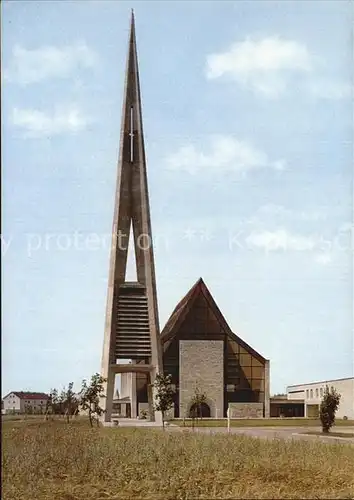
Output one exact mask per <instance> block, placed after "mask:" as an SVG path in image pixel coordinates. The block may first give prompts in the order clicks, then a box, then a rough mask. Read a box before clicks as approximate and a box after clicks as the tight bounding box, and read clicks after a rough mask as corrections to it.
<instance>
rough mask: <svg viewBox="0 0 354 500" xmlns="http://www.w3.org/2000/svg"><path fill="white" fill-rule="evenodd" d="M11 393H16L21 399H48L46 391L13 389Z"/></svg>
mask: <svg viewBox="0 0 354 500" xmlns="http://www.w3.org/2000/svg"><path fill="white" fill-rule="evenodd" d="M10 394H16V396H17V397H18V398H20V399H48V398H49V396H48V394H45V393H44V392H23V391H21V392H17V391H13V392H11V393H10Z"/></svg>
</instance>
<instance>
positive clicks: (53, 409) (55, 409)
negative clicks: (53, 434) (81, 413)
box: [51, 389, 59, 415]
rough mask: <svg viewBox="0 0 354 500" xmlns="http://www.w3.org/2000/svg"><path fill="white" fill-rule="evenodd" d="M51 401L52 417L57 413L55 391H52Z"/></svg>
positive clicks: (57, 405) (57, 406)
mask: <svg viewBox="0 0 354 500" xmlns="http://www.w3.org/2000/svg"><path fill="white" fill-rule="evenodd" d="M51 399H52V401H51V406H52V412H53V413H54V415H57V414H58V413H59V396H58V390H57V389H53V390H52V392H51Z"/></svg>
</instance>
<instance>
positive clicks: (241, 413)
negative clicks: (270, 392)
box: [229, 403, 263, 418]
mask: <svg viewBox="0 0 354 500" xmlns="http://www.w3.org/2000/svg"><path fill="white" fill-rule="evenodd" d="M229 411H230V418H263V403H229Z"/></svg>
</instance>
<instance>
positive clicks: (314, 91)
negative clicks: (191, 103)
mask: <svg viewBox="0 0 354 500" xmlns="http://www.w3.org/2000/svg"><path fill="white" fill-rule="evenodd" d="M332 75H333V68H331V67H328V63H327V62H326V60H324V59H322V58H320V57H317V56H315V55H314V54H311V53H310V51H309V49H308V48H307V47H306V45H305V44H303V43H300V42H298V41H295V40H287V39H285V38H281V37H279V36H270V37H266V38H263V39H258V40H256V39H252V38H250V37H249V38H246V39H245V40H244V41H242V42H236V43H234V44H232V45H231V46H230V47H229V49H227V50H226V51H225V52H219V53H215V54H209V55H208V56H207V61H206V77H207V78H208V79H216V78H220V77H223V76H229V77H231V78H232V79H234V80H235V81H237V82H238V83H239V84H240V85H243V86H244V87H246V88H248V89H251V90H253V91H254V92H256V93H259V94H261V95H263V96H265V97H268V98H276V97H279V96H280V95H281V94H283V93H284V92H285V90H287V89H288V88H289V87H292V88H293V90H294V91H297V92H298V91H301V92H305V93H308V94H310V95H312V96H313V97H315V98H318V99H334V100H336V99H345V98H348V97H350V96H351V95H353V86H352V85H351V84H349V82H344V81H340V80H338V79H336V78H334V77H333V76H332Z"/></svg>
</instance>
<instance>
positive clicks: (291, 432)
mask: <svg viewBox="0 0 354 500" xmlns="http://www.w3.org/2000/svg"><path fill="white" fill-rule="evenodd" d="M170 428H171V427H170ZM180 429H181V430H182V431H187V432H193V429H192V428H190V427H189V428H188V427H181V428H180ZM171 430H172V428H171ZM173 430H175V426H173ZM313 431H315V432H316V431H317V432H318V431H320V428H319V427H231V429H230V433H231V434H244V435H246V436H251V437H257V438H262V439H306V440H312V441H316V440H317V441H318V440H319V441H323V442H326V443H333V442H336V443H351V444H353V445H354V438H353V437H348V438H341V437H326V436H316V435H308V434H304V433H305V432H313ZM336 431H337V432H343V433H353V432H354V428H352V427H345V428H342V427H340V428H338V429H336ZM194 432H198V433H202V434H203V433H204V434H205V433H206V434H219V433H222V434H226V433H227V428H226V427H195V428H194Z"/></svg>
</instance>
